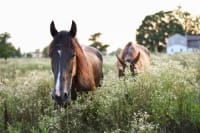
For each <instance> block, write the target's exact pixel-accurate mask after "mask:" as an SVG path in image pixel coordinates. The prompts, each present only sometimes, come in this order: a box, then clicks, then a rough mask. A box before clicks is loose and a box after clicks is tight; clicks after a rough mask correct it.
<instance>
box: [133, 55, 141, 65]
mask: <svg viewBox="0 0 200 133" xmlns="http://www.w3.org/2000/svg"><path fill="white" fill-rule="evenodd" d="M139 58H140V52H138V54H137V56H136V57H135V59H133V60H132V61H131V64H136V63H137V62H138V60H139Z"/></svg>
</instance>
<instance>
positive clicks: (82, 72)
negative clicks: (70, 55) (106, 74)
mask: <svg viewBox="0 0 200 133" xmlns="http://www.w3.org/2000/svg"><path fill="white" fill-rule="evenodd" d="M72 42H73V46H74V48H75V51H76V62H77V65H76V71H77V72H76V74H77V78H78V82H79V84H80V85H81V86H83V87H84V88H90V86H91V85H90V83H89V82H88V81H91V73H90V70H89V62H88V60H87V58H86V56H85V54H84V51H83V49H82V48H81V46H80V45H79V43H78V42H77V40H75V39H72Z"/></svg>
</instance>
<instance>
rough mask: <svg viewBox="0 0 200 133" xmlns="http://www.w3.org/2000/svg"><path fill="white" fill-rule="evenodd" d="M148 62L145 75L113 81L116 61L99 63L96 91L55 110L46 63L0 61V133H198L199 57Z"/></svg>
mask: <svg viewBox="0 0 200 133" xmlns="http://www.w3.org/2000/svg"><path fill="white" fill-rule="evenodd" d="M151 58H152V60H151V62H152V66H151V68H150V69H149V70H147V71H145V72H143V73H141V74H139V75H138V76H137V77H132V76H131V74H130V72H129V71H126V74H127V76H125V77H124V78H121V79H119V78H118V77H117V69H116V58H115V57H114V56H112V57H109V56H106V57H104V67H103V71H104V80H103V85H102V87H100V88H99V89H98V90H97V91H95V94H94V95H91V94H90V93H89V94H83V95H79V96H78V99H77V100H76V101H73V102H72V103H71V105H69V106H68V107H67V108H61V109H54V103H53V101H52V99H51V95H50V94H51V91H52V89H51V88H52V87H53V75H52V72H51V68H50V60H49V59H9V60H8V61H6V62H5V61H4V60H0V132H10V133H21V132H26V133H29V132H30V133H41V132H42V133H49V132H53V133H62V132H63V133H66V132H81V133H82V132H92V133H95V132H97V133H99V132H105V133H106V132H108V133H110V132H113V133H123V132H125V133H126V132H128V133H129V132H130V133H134V132H141V133H143V132H153V133H168V132H172V133H173V132H174V133H175V132H182V133H184V132H194V133H195V132H200V119H199V118H200V54H199V53H191V54H181V55H173V56H169V55H165V54H152V55H151ZM5 118H7V122H8V123H7V124H8V129H5V123H4V122H5Z"/></svg>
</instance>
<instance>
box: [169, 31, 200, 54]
mask: <svg viewBox="0 0 200 133" xmlns="http://www.w3.org/2000/svg"><path fill="white" fill-rule="evenodd" d="M192 51H200V36H196V35H193V36H182V35H180V34H175V35H173V36H171V37H169V39H168V43H167V54H175V53H182V52H192Z"/></svg>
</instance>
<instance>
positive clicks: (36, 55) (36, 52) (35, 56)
mask: <svg viewBox="0 0 200 133" xmlns="http://www.w3.org/2000/svg"><path fill="white" fill-rule="evenodd" d="M31 54H32V57H33V58H41V57H42V52H40V49H36V50H35V52H32V53H31Z"/></svg>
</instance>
